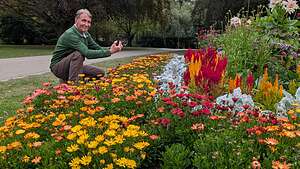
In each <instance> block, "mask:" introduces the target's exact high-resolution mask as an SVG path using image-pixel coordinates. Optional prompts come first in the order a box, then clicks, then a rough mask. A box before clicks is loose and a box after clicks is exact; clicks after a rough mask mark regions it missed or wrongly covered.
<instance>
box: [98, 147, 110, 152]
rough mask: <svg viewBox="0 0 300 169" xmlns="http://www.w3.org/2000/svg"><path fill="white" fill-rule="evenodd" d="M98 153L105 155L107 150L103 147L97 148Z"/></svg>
mask: <svg viewBox="0 0 300 169" xmlns="http://www.w3.org/2000/svg"><path fill="white" fill-rule="evenodd" d="M98 151H99V153H100V154H105V153H107V152H108V149H107V147H105V146H101V147H99V148H98Z"/></svg>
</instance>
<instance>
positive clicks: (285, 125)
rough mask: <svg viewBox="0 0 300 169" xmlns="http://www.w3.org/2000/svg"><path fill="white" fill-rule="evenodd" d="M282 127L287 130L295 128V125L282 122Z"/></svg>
mask: <svg viewBox="0 0 300 169" xmlns="http://www.w3.org/2000/svg"><path fill="white" fill-rule="evenodd" d="M282 127H283V128H285V129H288V130H294V129H295V128H296V127H295V125H293V124H289V123H284V124H282Z"/></svg>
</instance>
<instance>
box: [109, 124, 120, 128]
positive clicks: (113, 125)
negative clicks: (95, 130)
mask: <svg viewBox="0 0 300 169" xmlns="http://www.w3.org/2000/svg"><path fill="white" fill-rule="evenodd" d="M119 127H120V125H119V124H118V123H109V129H110V130H116V129H118V128H119Z"/></svg>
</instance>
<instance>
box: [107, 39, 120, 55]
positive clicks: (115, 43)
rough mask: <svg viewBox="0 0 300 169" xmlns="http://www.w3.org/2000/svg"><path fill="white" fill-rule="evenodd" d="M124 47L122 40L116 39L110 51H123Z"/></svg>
mask: <svg viewBox="0 0 300 169" xmlns="http://www.w3.org/2000/svg"><path fill="white" fill-rule="evenodd" d="M122 48H123V44H122V42H121V41H114V43H113V44H112V45H111V47H110V49H109V51H110V53H111V54H113V53H116V52H119V51H121V50H122Z"/></svg>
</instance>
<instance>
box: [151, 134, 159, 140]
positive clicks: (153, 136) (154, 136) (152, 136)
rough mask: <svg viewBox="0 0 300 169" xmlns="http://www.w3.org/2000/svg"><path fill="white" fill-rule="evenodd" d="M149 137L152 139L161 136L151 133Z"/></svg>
mask: <svg viewBox="0 0 300 169" xmlns="http://www.w3.org/2000/svg"><path fill="white" fill-rule="evenodd" d="M149 138H150V139H151V140H156V139H158V138H159V136H158V135H154V134H153V135H150V136H149Z"/></svg>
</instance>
